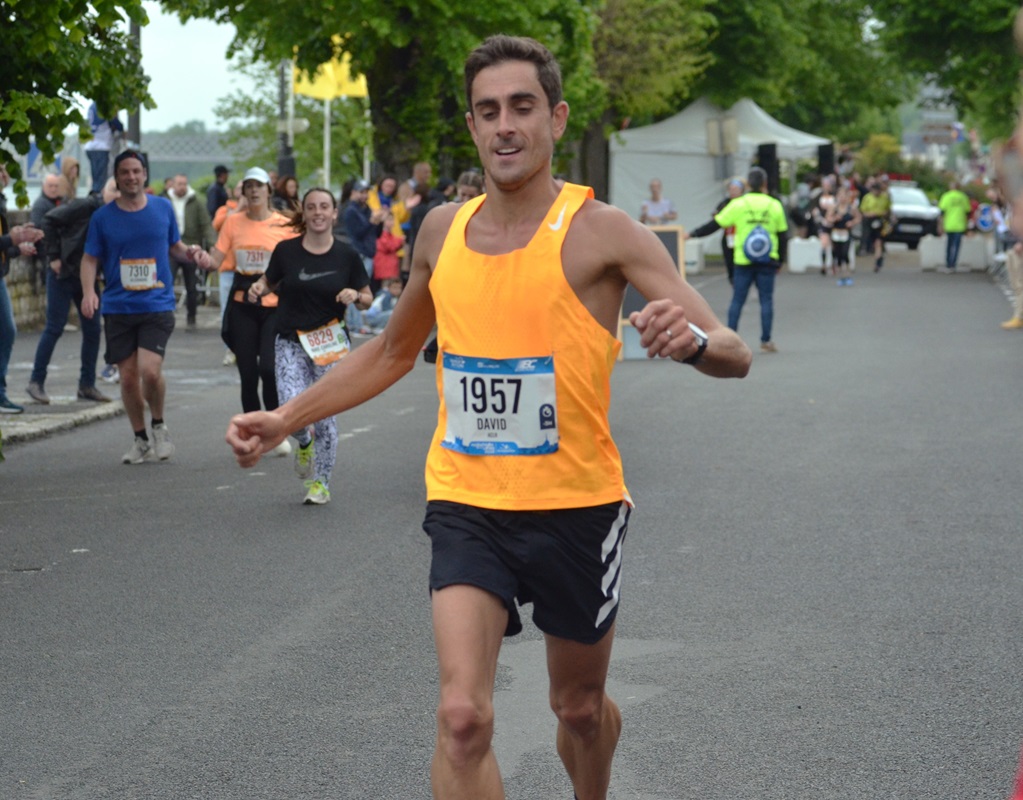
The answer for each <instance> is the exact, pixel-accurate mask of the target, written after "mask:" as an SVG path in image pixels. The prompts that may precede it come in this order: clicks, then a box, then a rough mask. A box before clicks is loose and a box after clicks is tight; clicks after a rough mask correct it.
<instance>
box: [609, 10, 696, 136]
mask: <svg viewBox="0 0 1023 800" xmlns="http://www.w3.org/2000/svg"><path fill="white" fill-rule="evenodd" d="M710 5H713V4H712V3H711V0H607V2H606V3H605V5H604V7H603V8H602V9H601V11H600V27H599V28H598V29H597V32H596V35H595V37H594V52H595V54H596V60H597V69H598V70H599V74H600V77H601V79H602V80H603V81H604V83H605V84H606V85H607V87H608V101H609V104H610V107H611V109H612V110H613V112H614V113H615V114H616V115H617V116H619V117H630V118H633V119H634V121H641V120H649V119H652V118H655V117H658V116H664V115H666V114H673V113H675V112H676V111H677V110H678V106H677V104H676V101H677V99H678V98H680V97H685V96H687V95H688V93H689V91H690V89H691V88H692V86H693V84H694V83H695V82H696V80H697V79H698V78H699V77H700V76H701V75H702V74H703V71H704V70H705V69H706V68H707V67H708V66H709V65H710V63H711V53H710V50H709V49H708V47H707V42H708V40H709V37H710V36H711V33H712V30H713V28H714V25H715V22H714V17H713V16H712V15H711V14H709V13H707V11H706V9H707V7H708V6H710Z"/></svg>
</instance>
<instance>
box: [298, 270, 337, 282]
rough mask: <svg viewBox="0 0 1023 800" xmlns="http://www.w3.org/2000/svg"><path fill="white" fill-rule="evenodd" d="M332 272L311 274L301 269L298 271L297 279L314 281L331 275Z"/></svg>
mask: <svg viewBox="0 0 1023 800" xmlns="http://www.w3.org/2000/svg"><path fill="white" fill-rule="evenodd" d="M333 274H334V273H333V272H314V273H312V274H310V273H308V272H306V271H305V270H302V271H301V272H300V273H298V279H299V280H300V281H314V280H316V279H317V278H326V277H327V276H328V275H333Z"/></svg>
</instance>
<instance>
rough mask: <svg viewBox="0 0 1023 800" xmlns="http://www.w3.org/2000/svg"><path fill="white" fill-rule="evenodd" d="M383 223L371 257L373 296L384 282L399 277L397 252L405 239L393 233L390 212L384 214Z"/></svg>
mask: <svg viewBox="0 0 1023 800" xmlns="http://www.w3.org/2000/svg"><path fill="white" fill-rule="evenodd" d="M383 221H384V225H383V230H382V231H381V232H380V236H378V237H377V252H376V255H374V256H373V278H372V280H371V281H370V284H371V285H373V284H375V286H373V293H374V295H375V294H377V292H378V291H379V289H380V287H381V286H382V285H383V283H384V282H385V281H388V280H390V279H392V278H398V277H400V272H399V265H400V261H401V259H400V258H399V256H398V252H399V251H400V250H401V248H402V247H403V246H404V245H405V237H404V236H398V235H396V234H395V233H394V214H393V213H391V211H390V210H388V211H387V213H386V214H385V216H384V220H383Z"/></svg>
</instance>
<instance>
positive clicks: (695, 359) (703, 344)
mask: <svg viewBox="0 0 1023 800" xmlns="http://www.w3.org/2000/svg"><path fill="white" fill-rule="evenodd" d="M689 330H691V331H692V332H693V336H695V337H696V341H697V342H698V343H699V345H700V348H699V349H698V350H697V351H696V352H695V353H693V354H692V355H691V356H689V358H683V359H682V360H681V361H680V362H679V363H680V364H698V363H699V362H700V359H701V358H703V354H704V353H706V352H707V342H708V341H710V337H709V336H707V333H706V331H704V330H703V328H701V327H699V326H698V325H693V323H691V322H690V323H689Z"/></svg>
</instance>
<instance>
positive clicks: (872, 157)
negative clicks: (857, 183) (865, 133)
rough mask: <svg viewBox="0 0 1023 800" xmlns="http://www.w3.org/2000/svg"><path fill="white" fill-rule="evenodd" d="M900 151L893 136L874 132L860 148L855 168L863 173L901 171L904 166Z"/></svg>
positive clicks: (874, 173)
mask: <svg viewBox="0 0 1023 800" xmlns="http://www.w3.org/2000/svg"><path fill="white" fill-rule="evenodd" d="M901 151H902V148H901V147H900V146H899V141H898V139H896V138H895V137H894V136H890V135H889V134H886V133H879V134H876V135H874V136H871V137H870V138H869V139H868V140H867V142H866V143H865V144H864V145H863V147H862V148H860V152H859V153H858V154H857V156H856V169H858V170H859V171H860V172H861V173H862V174H864V175H876V174H877V173H879V172H895V173H898V172H901V171H902V169H903V167H904V163H903V161H902V157H901Z"/></svg>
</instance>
